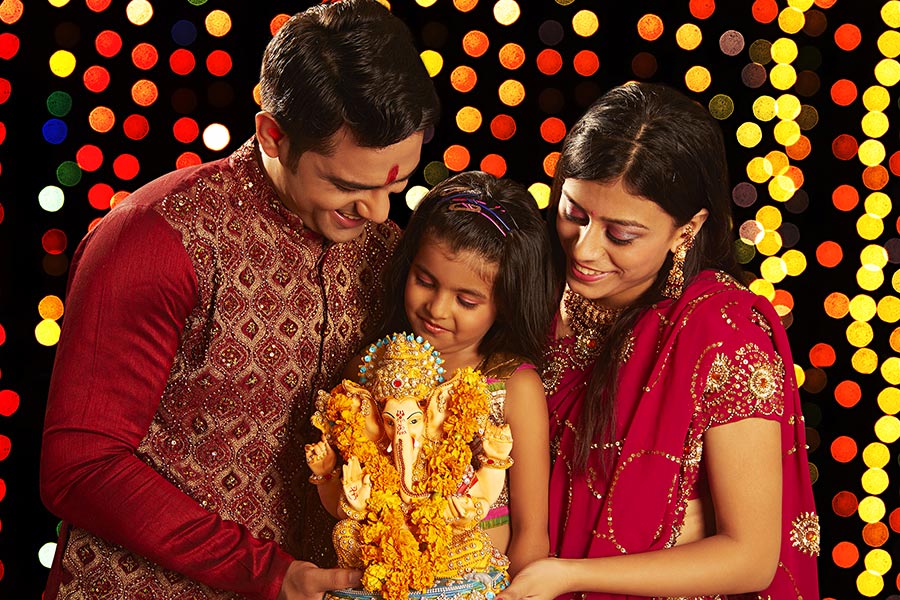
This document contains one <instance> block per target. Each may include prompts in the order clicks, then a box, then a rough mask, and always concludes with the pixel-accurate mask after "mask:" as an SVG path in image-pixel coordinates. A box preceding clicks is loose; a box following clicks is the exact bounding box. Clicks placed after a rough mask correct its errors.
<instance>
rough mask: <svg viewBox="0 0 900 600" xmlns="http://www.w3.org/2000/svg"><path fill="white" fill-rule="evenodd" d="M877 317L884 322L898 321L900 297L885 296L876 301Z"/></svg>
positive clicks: (899, 318)
mask: <svg viewBox="0 0 900 600" xmlns="http://www.w3.org/2000/svg"><path fill="white" fill-rule="evenodd" d="M878 318H879V319H881V320H882V321H884V322H885V323H896V322H897V321H900V298H897V297H896V296H885V297H884V298H882V299H881V300H879V301H878Z"/></svg>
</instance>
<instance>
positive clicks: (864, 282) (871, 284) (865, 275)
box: [856, 267, 884, 292]
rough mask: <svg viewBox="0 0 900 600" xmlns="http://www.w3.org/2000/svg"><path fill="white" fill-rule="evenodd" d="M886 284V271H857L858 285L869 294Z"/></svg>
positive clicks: (861, 269) (862, 269)
mask: <svg viewBox="0 0 900 600" xmlns="http://www.w3.org/2000/svg"><path fill="white" fill-rule="evenodd" d="M883 283H884V271H882V270H881V269H870V268H868V267H860V268H859V269H857V271H856V284H857V285H858V286H859V287H860V288H862V289H864V290H866V291H867V292H874V291H875V290H877V289H878V288H880V287H881V285H882V284H883Z"/></svg>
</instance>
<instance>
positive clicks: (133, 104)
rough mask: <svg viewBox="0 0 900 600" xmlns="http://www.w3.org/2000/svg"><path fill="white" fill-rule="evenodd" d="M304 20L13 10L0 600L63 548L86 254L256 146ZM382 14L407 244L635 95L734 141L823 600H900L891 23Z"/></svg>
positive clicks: (5, 150) (809, 10) (547, 177)
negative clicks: (196, 167) (394, 86)
mask: <svg viewBox="0 0 900 600" xmlns="http://www.w3.org/2000/svg"><path fill="white" fill-rule="evenodd" d="M313 3H314V2H312V1H309V0H307V1H305V2H297V1H294V2H290V1H279V0H270V1H267V2H253V3H251V2H246V1H244V0H153V1H149V0H130V1H126V0H117V1H115V2H113V1H112V0H27V2H23V1H21V0H2V1H0V252H2V261H0V269H2V271H0V281H2V283H0V561H2V564H0V596H2V597H4V598H35V599H37V598H40V594H41V589H42V586H43V583H44V580H45V578H46V574H47V568H46V566H45V564H49V562H48V561H49V558H48V557H49V556H50V555H52V551H53V543H54V542H55V538H56V527H57V520H56V519H55V518H54V517H53V516H52V515H50V514H49V513H47V512H46V510H44V509H43V508H42V506H41V504H40V499H39V496H38V492H37V472H38V456H39V449H40V446H39V444H40V429H41V423H42V419H43V411H44V402H45V398H46V393H47V383H48V380H49V374H50V370H51V367H52V361H53V354H54V347H55V344H56V342H57V339H58V336H59V326H60V324H61V323H62V321H63V320H64V319H65V302H66V298H65V283H66V277H67V275H68V265H69V261H70V259H71V256H72V253H73V251H74V250H75V247H76V245H77V244H78V241H79V240H80V238H81V237H82V236H83V235H84V234H85V233H86V232H87V231H88V230H89V229H90V228H91V227H92V226H93V225H94V224H95V223H96V222H97V221H98V220H99V219H101V218H103V215H104V214H105V213H106V212H107V211H108V210H109V209H110V207H111V206H114V205H115V204H116V203H117V202H119V201H121V200H122V199H123V198H125V197H126V196H127V195H128V194H129V192H131V191H133V190H134V189H135V188H136V187H138V186H139V185H141V184H143V183H145V182H147V181H149V180H150V179H152V178H154V177H156V176H158V175H161V174H162V173H164V172H166V171H169V170H172V169H175V168H177V167H180V166H184V165H189V164H194V163H196V162H198V161H206V160H210V159H214V158H218V157H221V156H224V155H226V154H227V153H229V152H231V151H232V150H233V149H234V148H236V147H237V146H238V145H239V144H240V143H242V142H243V141H244V140H245V139H247V138H248V137H249V136H250V135H251V134H252V127H253V114H254V113H255V111H256V110H257V104H256V95H255V94H256V90H255V86H256V82H257V77H258V69H259V61H260V57H261V54H262V50H263V48H264V46H265V44H266V42H267V41H268V40H269V39H270V37H271V35H272V32H273V31H275V30H277V28H278V26H279V25H280V24H281V23H282V22H283V21H284V19H285V18H286V17H287V15H289V14H293V13H294V12H297V11H298V10H302V9H303V8H305V7H306V6H308V5H310V4H313ZM391 4H392V6H391V8H392V10H393V11H394V12H395V13H396V14H397V15H399V16H400V17H401V18H403V19H404V20H405V21H406V22H407V23H408V24H409V26H410V28H411V29H412V31H413V33H414V35H415V37H416V42H417V44H418V46H419V47H420V49H421V50H422V58H423V61H424V62H425V64H426V65H427V68H428V69H429V72H430V73H431V74H432V76H433V78H434V81H435V83H436V85H437V87H438V91H439V94H440V96H441V99H442V102H443V105H444V113H443V121H442V123H441V125H440V127H439V129H438V130H437V132H436V133H435V135H434V137H433V138H432V139H430V140H429V141H428V143H427V144H426V146H425V148H424V152H423V161H422V168H421V169H420V170H419V171H418V172H417V174H416V175H415V177H414V178H413V181H412V183H411V185H410V188H409V189H408V191H407V193H406V194H404V195H403V196H402V197H399V198H397V200H396V205H395V207H394V208H392V216H393V218H395V220H397V221H398V222H399V223H400V224H401V225H403V224H405V223H406V220H407V218H408V215H409V208H408V206H410V205H414V204H415V202H416V201H417V200H418V199H419V198H420V197H421V195H422V194H424V192H425V191H426V190H427V189H428V188H429V187H430V186H432V185H433V184H435V183H436V182H438V181H440V180H441V179H442V178H444V177H446V176H447V175H448V174H450V173H453V172H457V171H460V170H463V169H472V168H480V169H483V170H486V171H489V172H492V173H495V174H497V175H506V176H509V177H512V178H514V179H516V180H518V181H520V182H522V183H524V184H526V185H527V186H529V188H530V190H531V191H532V193H533V194H534V196H535V198H536V201H537V202H538V203H539V205H540V206H542V207H543V206H546V202H547V198H548V195H549V184H550V181H551V175H552V173H553V169H554V165H555V162H556V158H557V151H558V149H559V142H560V140H561V139H562V137H563V136H564V134H565V132H566V130H567V127H569V126H571V125H572V124H573V123H574V121H575V120H576V119H577V118H578V116H580V114H581V113H582V112H583V110H584V109H585V108H586V107H587V106H588V104H590V102H591V101H592V100H594V99H595V98H596V97H597V96H598V95H599V94H600V93H601V92H602V91H603V90H605V89H607V88H608V87H610V86H612V85H616V84H619V83H622V82H624V81H628V80H632V79H635V80H646V81H658V82H665V83H668V84H671V85H674V86H677V87H679V88H680V89H682V90H683V91H685V92H687V93H688V94H689V95H690V96H691V97H692V98H694V99H695V100H696V101H697V102H699V103H700V104H702V105H704V106H706V107H708V109H709V111H710V112H711V113H712V114H713V116H715V117H716V118H717V119H718V120H719V121H720V123H721V126H722V129H723V131H724V133H725V137H726V140H727V143H728V152H729V160H730V164H731V177H732V185H733V200H734V209H735V215H736V219H735V227H736V229H737V231H738V232H739V237H740V239H739V241H738V242H737V249H738V252H739V255H740V257H741V262H742V263H743V264H744V266H745V269H746V270H747V272H748V274H749V276H750V279H751V280H752V283H751V284H750V286H751V289H752V290H753V291H754V292H756V293H757V294H761V295H763V296H765V297H767V298H768V299H770V300H771V302H772V303H773V304H774V306H775V308H776V310H777V311H778V313H779V314H780V315H781V316H782V319H783V320H784V323H785V325H787V326H788V333H789V336H790V339H791V342H792V348H793V352H794V358H795V361H796V363H797V368H796V376H797V381H798V384H799V385H800V387H801V395H802V397H803V401H804V405H803V406H804V413H805V417H806V424H807V426H808V437H809V451H810V460H811V466H810V468H811V470H812V477H813V480H814V482H815V483H814V489H815V493H816V499H817V505H818V511H819V513H820V516H821V520H822V529H823V537H822V555H821V559H820V572H821V577H820V579H821V588H822V596H823V597H829V598H836V599H842V598H856V597H878V598H891V599H892V600H894V599H896V600H900V591H898V586H900V565H897V564H895V562H894V557H898V558H900V553H898V552H897V550H898V549H900V544H898V540H900V495H898V491H900V487H898V483H900V463H898V458H900V452H898V449H900V445H898V444H897V440H898V438H900V420H898V418H897V413H898V412H900V388H898V384H900V324H898V321H900V270H898V266H897V265H898V263H900V210H898V209H895V208H894V206H893V204H894V202H896V201H898V195H900V187H898V180H900V138H898V127H897V125H896V124H897V121H898V120H900V103H898V99H900V90H898V89H897V83H898V81H900V63H898V61H897V57H898V55H900V1H897V0H888V1H884V0H728V1H727V2H726V1H724V0H720V1H719V2H718V3H717V2H715V0H667V1H666V2H660V1H654V0H628V1H619V0H615V1H613V0H519V1H518V2H517V1H515V0H416V1H414V0H393V2H392V3H391ZM404 201H405V202H404ZM152 251H153V249H152V248H148V252H152ZM110 502H115V498H110Z"/></svg>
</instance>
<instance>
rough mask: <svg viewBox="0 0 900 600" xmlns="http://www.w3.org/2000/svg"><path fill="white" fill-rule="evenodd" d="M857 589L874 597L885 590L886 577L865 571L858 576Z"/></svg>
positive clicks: (867, 595) (864, 594) (869, 596)
mask: <svg viewBox="0 0 900 600" xmlns="http://www.w3.org/2000/svg"><path fill="white" fill-rule="evenodd" d="M873 522H874V521H873ZM856 589H858V590H859V593H860V594H862V595H863V596H866V597H868V598H874V597H875V596H877V595H878V594H880V593H881V592H882V590H884V579H883V578H882V577H881V575H879V574H877V573H873V572H871V571H863V572H862V573H860V574H859V575H858V576H857V577H856Z"/></svg>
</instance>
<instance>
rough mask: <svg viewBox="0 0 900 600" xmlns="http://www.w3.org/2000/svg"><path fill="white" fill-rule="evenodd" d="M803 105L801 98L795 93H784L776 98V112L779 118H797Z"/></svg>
mask: <svg viewBox="0 0 900 600" xmlns="http://www.w3.org/2000/svg"><path fill="white" fill-rule="evenodd" d="M801 107H802V105H801V104H800V100H799V98H797V96H794V95H793V94H782V95H780V96H779V97H778V98H777V99H776V100H775V114H776V115H777V116H778V118H779V119H785V120H790V119H796V118H797V117H798V116H799V115H800V108H801Z"/></svg>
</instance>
